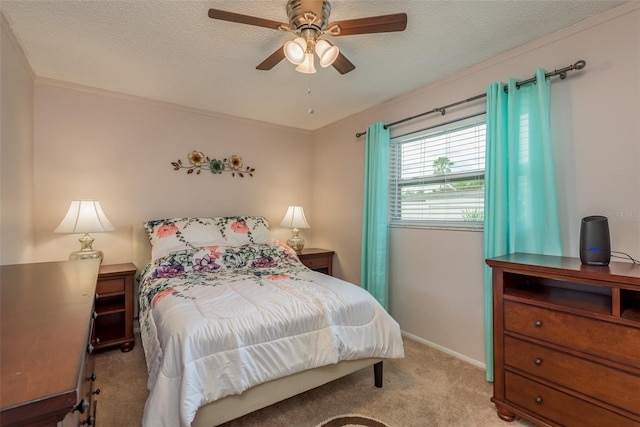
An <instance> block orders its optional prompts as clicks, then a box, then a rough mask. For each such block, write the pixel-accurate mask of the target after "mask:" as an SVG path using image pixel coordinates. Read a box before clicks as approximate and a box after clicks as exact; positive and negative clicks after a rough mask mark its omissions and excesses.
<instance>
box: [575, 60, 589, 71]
mask: <svg viewBox="0 0 640 427" xmlns="http://www.w3.org/2000/svg"><path fill="white" fill-rule="evenodd" d="M586 66H587V63H586V62H585V61H584V60H582V59H581V60H580V61H578V62H576V63H575V64H573V68H575V69H576V70H582V69H583V68H584V67H586Z"/></svg>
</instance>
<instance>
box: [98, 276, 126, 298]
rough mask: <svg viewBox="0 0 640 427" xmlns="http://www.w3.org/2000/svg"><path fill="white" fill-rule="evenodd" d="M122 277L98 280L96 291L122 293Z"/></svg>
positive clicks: (99, 292)
mask: <svg viewBox="0 0 640 427" xmlns="http://www.w3.org/2000/svg"><path fill="white" fill-rule="evenodd" d="M124 280H125V279H124V278H123V277H121V278H116V279H103V280H98V284H97V286H96V292H97V293H98V295H99V294H112V293H123V292H124V286H125V283H124Z"/></svg>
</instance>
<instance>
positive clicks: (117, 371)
mask: <svg viewBox="0 0 640 427" xmlns="http://www.w3.org/2000/svg"><path fill="white" fill-rule="evenodd" d="M404 344H405V355H406V357H405V358H404V359H397V360H388V361H385V363H384V386H383V387H382V388H380V389H378V388H376V387H375V386H374V385H373V369H372V368H370V369H364V370H362V371H359V372H356V373H354V374H352V375H349V376H347V377H344V378H341V379H339V380H336V381H334V382H332V383H329V384H326V385H324V386H322V387H318V388H316V389H313V390H311V391H308V392H306V393H303V394H301V395H298V396H295V397H292V398H290V399H287V400H285V401H283V402H280V403H277V404H275V405H273V406H270V407H267V408H264V409H262V410H259V411H256V412H254V413H251V414H249V415H246V416H244V417H242V418H238V419H236V420H233V421H230V422H228V423H226V424H224V427H245V426H249V427H252V426H256V427H257V426H260V427H281V426H288V427H289V426H290V427H312V426H315V425H317V424H319V423H321V422H322V421H324V420H327V419H329V418H332V417H335V416H336V415H341V414H362V415H366V416H368V417H371V418H375V419H377V420H380V421H382V422H384V423H385V424H387V425H388V426H390V427H413V426H415V427H432V426H433V427H441V426H442V427H445V426H446V427H449V426H451V427H474V426H475V427H521V426H528V427H531V426H533V424H530V423H529V422H527V421H524V420H521V419H516V421H515V422H513V423H507V422H504V421H502V420H500V419H499V418H498V416H497V415H496V411H495V407H494V405H493V403H491V401H490V400H489V399H490V397H491V395H492V384H490V383H487V382H486V381H485V379H484V371H483V370H481V369H479V368H477V367H475V366H473V365H470V364H468V363H466V362H463V361H461V360H459V359H456V358H454V357H452V356H449V355H447V354H445V353H442V352H441V351H438V350H435V349H433V348H431V347H428V346H425V345H423V344H420V343H418V342H415V341H412V340H409V339H406V338H405V340H404ZM95 372H96V374H97V376H98V379H97V381H96V383H97V387H99V388H100V389H101V392H100V394H99V395H98V396H97V401H98V406H97V416H96V419H97V425H99V426H100V427H128V426H131V427H134V426H139V425H140V420H141V419H142V411H143V409H144V402H145V400H146V397H147V394H148V393H147V389H146V381H147V371H146V366H145V360H144V352H143V351H142V347H141V345H140V337H139V336H136V346H135V347H134V349H133V350H132V351H131V352H129V353H122V352H120V351H119V350H118V349H115V350H111V351H106V352H102V353H98V354H97V355H96V358H95Z"/></svg>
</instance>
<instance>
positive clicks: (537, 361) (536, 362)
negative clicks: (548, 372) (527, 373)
mask: <svg viewBox="0 0 640 427" xmlns="http://www.w3.org/2000/svg"><path fill="white" fill-rule="evenodd" d="M535 364H536V365H538V366H540V365H542V359H540V358H536V360H535Z"/></svg>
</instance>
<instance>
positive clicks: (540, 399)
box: [536, 396, 542, 405]
mask: <svg viewBox="0 0 640 427" xmlns="http://www.w3.org/2000/svg"><path fill="white" fill-rule="evenodd" d="M536 403H537V404H538V405H542V398H541V397H540V396H536Z"/></svg>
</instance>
